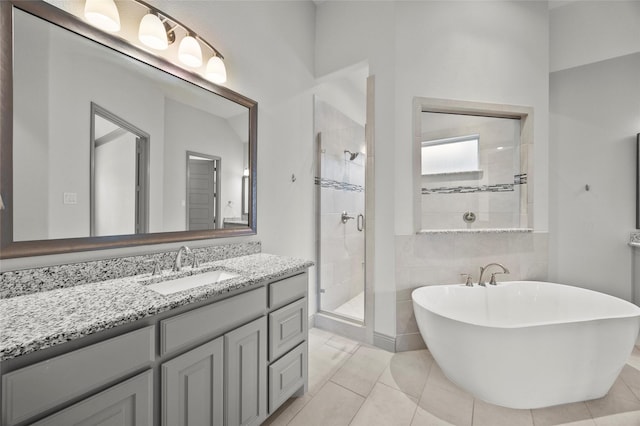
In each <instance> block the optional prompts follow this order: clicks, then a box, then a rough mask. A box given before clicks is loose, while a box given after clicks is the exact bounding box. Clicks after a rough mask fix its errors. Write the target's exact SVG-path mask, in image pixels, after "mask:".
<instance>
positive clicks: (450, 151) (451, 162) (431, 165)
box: [421, 135, 480, 175]
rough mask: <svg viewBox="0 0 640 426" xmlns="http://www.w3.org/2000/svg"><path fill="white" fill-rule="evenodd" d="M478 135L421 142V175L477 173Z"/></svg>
mask: <svg viewBox="0 0 640 426" xmlns="http://www.w3.org/2000/svg"><path fill="white" fill-rule="evenodd" d="M479 142H480V135H468V136H460V137H455V138H446V139H436V140H430V141H423V142H422V149H421V151H422V174H423V175H433V174H444V173H461V172H474V171H478V145H479Z"/></svg>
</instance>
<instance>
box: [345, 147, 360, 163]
mask: <svg viewBox="0 0 640 426" xmlns="http://www.w3.org/2000/svg"><path fill="white" fill-rule="evenodd" d="M344 153H345V154H349V161H353V160H355V159H356V158H358V155H359V154H360V153H359V152H351V151H349V150H348V149H345V150H344Z"/></svg>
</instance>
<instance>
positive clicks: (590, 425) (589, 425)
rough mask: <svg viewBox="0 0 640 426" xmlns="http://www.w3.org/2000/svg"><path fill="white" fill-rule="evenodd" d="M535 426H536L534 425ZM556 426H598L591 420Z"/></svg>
mask: <svg viewBox="0 0 640 426" xmlns="http://www.w3.org/2000/svg"><path fill="white" fill-rule="evenodd" d="M536 426H537V425H536ZM558 426H598V425H596V421H595V420H593V419H587V420H578V421H577V422H571V423H561V424H559V425H558Z"/></svg>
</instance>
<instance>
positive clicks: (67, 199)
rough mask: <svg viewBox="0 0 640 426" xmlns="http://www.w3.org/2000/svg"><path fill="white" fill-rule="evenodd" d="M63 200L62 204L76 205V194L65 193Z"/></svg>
mask: <svg viewBox="0 0 640 426" xmlns="http://www.w3.org/2000/svg"><path fill="white" fill-rule="evenodd" d="M63 200H64V201H63V202H64V204H78V193H76V192H65V193H64V197H63Z"/></svg>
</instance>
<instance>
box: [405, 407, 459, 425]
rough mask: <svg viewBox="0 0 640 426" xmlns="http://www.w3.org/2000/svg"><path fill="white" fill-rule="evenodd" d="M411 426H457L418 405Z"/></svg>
mask: <svg viewBox="0 0 640 426" xmlns="http://www.w3.org/2000/svg"><path fill="white" fill-rule="evenodd" d="M411 426H455V425H452V424H451V423H449V422H447V421H444V420H442V419H440V418H438V417H436V416H434V415H433V414H431V413H430V412H428V411H426V410H424V409H422V408H420V407H418V408H417V409H416V414H415V415H414V416H413V420H412V421H411Z"/></svg>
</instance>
